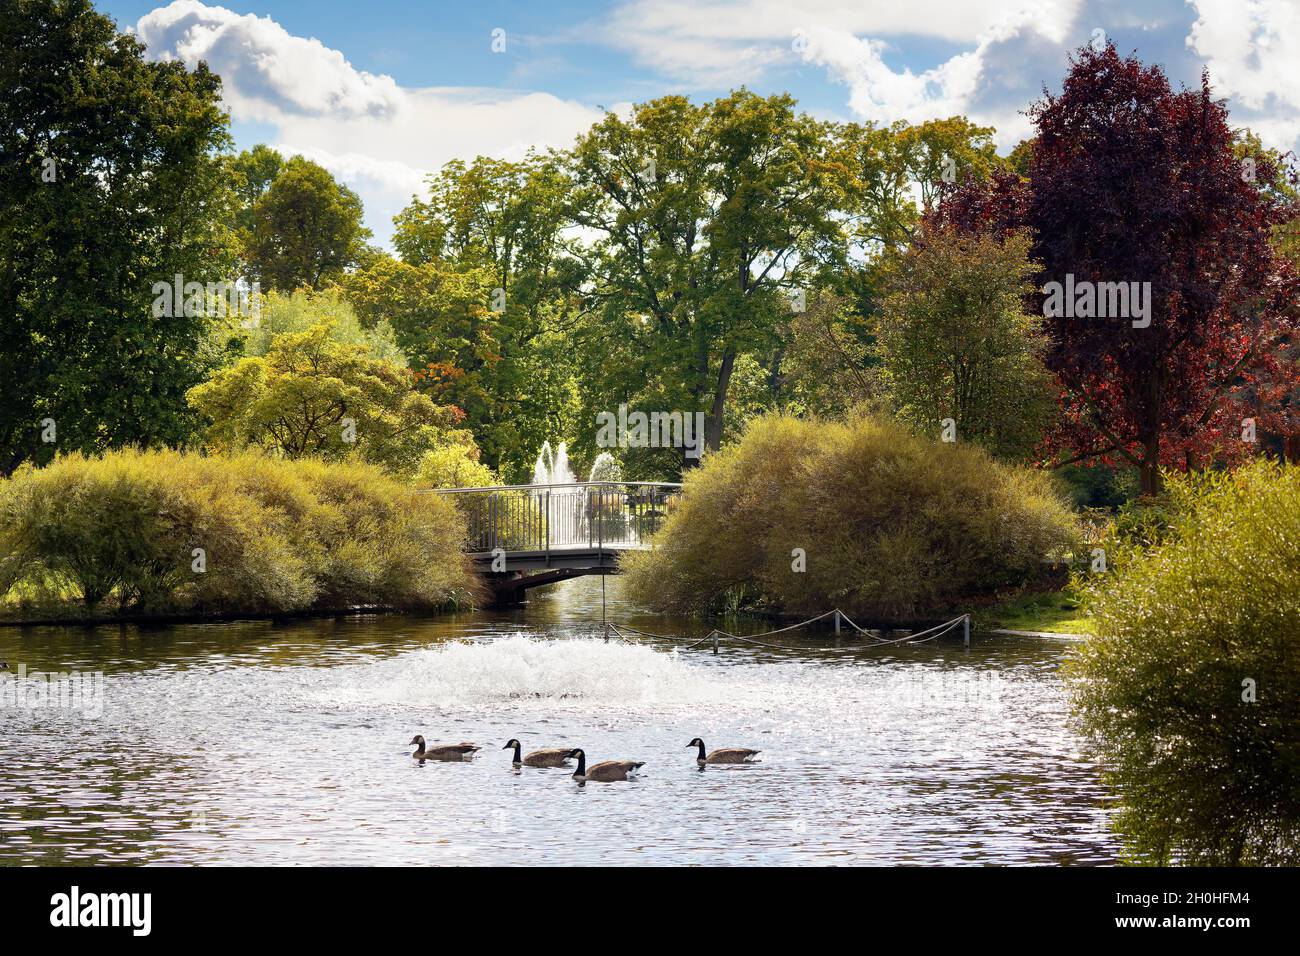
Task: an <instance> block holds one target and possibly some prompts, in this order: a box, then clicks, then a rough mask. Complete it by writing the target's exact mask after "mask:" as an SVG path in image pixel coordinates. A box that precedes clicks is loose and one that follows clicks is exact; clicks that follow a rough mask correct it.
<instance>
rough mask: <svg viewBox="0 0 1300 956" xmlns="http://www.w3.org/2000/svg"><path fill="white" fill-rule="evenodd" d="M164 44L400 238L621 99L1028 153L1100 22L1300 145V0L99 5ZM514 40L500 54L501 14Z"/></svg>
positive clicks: (239, 129) (374, 225)
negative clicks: (696, 103) (909, 131)
mask: <svg viewBox="0 0 1300 956" xmlns="http://www.w3.org/2000/svg"><path fill="white" fill-rule="evenodd" d="M97 6H98V7H99V9H101V10H102V11H104V12H106V13H108V14H109V15H110V16H112V17H114V18H115V19H116V20H117V22H118V26H119V27H120V28H122V29H126V28H131V29H133V30H135V31H136V32H137V33H138V34H140V36H141V37H142V38H143V39H145V40H146V41H147V43H148V44H149V50H150V55H151V56H155V57H158V58H179V59H182V60H185V61H187V62H191V63H192V62H196V61H197V60H198V59H205V60H207V61H208V63H209V65H211V66H212V67H213V68H214V69H215V70H216V71H217V72H219V73H221V74H222V76H223V79H224V80H225V90H226V103H227V106H228V107H229V108H230V110H231V115H232V119H233V130H234V133H235V138H236V141H237V144H238V145H239V146H240V147H247V146H251V145H253V144H254V143H257V142H267V143H270V144H272V145H275V146H277V147H278V148H280V149H282V150H284V151H286V152H290V153H301V154H303V155H305V156H308V157H309V158H311V159H314V160H316V161H317V162H320V163H321V164H322V165H324V166H326V167H327V168H329V169H330V170H331V171H332V172H333V173H334V174H335V175H336V176H338V177H339V178H340V179H342V180H344V181H346V182H347V183H348V184H349V185H351V186H352V187H353V188H354V189H356V190H357V191H358V192H359V193H360V194H361V196H362V198H363V199H364V200H365V203H366V210H367V224H368V225H369V226H370V227H371V229H372V230H373V231H374V232H375V235H376V238H377V239H378V240H379V241H381V242H384V243H386V242H387V239H388V237H389V235H390V232H391V217H392V216H393V214H394V213H396V212H397V211H398V210H399V209H400V208H401V207H402V206H403V205H405V203H406V202H407V201H408V200H409V199H410V196H411V195H412V193H414V192H416V191H418V190H420V188H421V183H422V181H423V177H424V175H425V174H426V173H427V172H428V171H430V170H432V169H436V168H437V167H438V166H440V165H441V164H442V163H444V162H446V161H447V160H449V159H452V158H456V157H465V158H470V157H473V156H474V155H477V154H480V153H484V154H490V155H499V156H506V157H513V156H517V155H520V154H522V153H523V152H524V151H525V150H527V149H528V148H529V147H541V148H545V147H548V146H564V145H567V144H568V143H569V142H571V141H572V139H573V137H574V136H575V135H576V134H577V133H578V132H580V131H581V130H582V129H585V128H586V127H587V126H589V125H590V124H591V123H592V122H593V121H594V120H595V119H596V118H598V116H599V115H600V110H601V109H602V108H606V109H614V110H621V109H626V108H627V105H628V104H630V103H632V102H639V101H643V100H647V99H651V98H653V97H655V96H661V95H663V94H665V93H670V92H672V93H684V94H687V95H690V96H692V97H693V98H697V99H700V100H704V99H708V98H711V97H713V96H716V95H718V94H720V93H725V92H726V91H727V90H729V89H732V88H734V87H736V86H740V85H742V84H743V85H747V86H749V87H750V88H751V89H754V90H757V91H759V92H762V93H768V92H779V91H789V92H790V93H792V94H794V95H795V96H796V97H797V98H798V100H799V102H800V104H801V106H802V107H803V108H804V109H806V110H808V111H809V112H812V113H814V114H816V115H818V116H822V117H826V118H837V119H856V120H870V121H873V122H878V123H883V122H891V121H893V120H897V119H904V120H909V121H913V122H919V121H922V120H925V119H929V118H933V117H941V116H950V115H954V114H957V113H961V114H965V115H968V116H970V117H972V118H973V119H976V120H978V121H980V122H983V123H986V124H988V125H992V126H994V127H996V128H997V130H998V138H999V143H1000V145H1001V146H1002V147H1003V149H1004V150H1005V149H1009V148H1010V147H1011V146H1013V145H1014V144H1015V142H1017V141H1018V140H1019V139H1020V138H1022V137H1023V136H1024V135H1025V134H1026V133H1027V132H1028V125H1027V121H1026V119H1025V117H1024V116H1023V115H1022V113H1021V111H1022V110H1023V109H1024V107H1025V106H1026V105H1027V104H1028V103H1029V102H1031V101H1032V100H1033V99H1035V98H1036V97H1037V95H1038V93H1039V91H1040V90H1041V89H1042V87H1043V86H1044V85H1046V86H1048V87H1049V88H1052V89H1056V88H1057V87H1058V86H1059V83H1060V80H1061V77H1062V76H1063V74H1064V71H1065V69H1066V65H1067V57H1068V54H1069V51H1070V50H1072V49H1075V48H1077V47H1078V46H1080V45H1081V44H1083V43H1086V42H1088V41H1089V40H1090V39H1091V38H1092V37H1093V36H1094V35H1095V34H1096V32H1097V31H1104V35H1105V36H1106V37H1108V38H1111V39H1114V40H1115V42H1116V43H1117V44H1118V45H1119V48H1120V50H1121V51H1122V52H1126V53H1127V52H1133V51H1135V52H1136V53H1137V54H1138V55H1139V56H1140V57H1141V58H1142V59H1143V60H1145V61H1147V62H1150V63H1160V64H1161V65H1163V66H1164V68H1165V70H1166V72H1167V73H1168V74H1169V75H1170V77H1171V78H1172V79H1173V80H1174V81H1175V82H1181V83H1186V84H1188V85H1195V84H1197V83H1199V78H1200V71H1201V69H1202V67H1205V66H1208V67H1209V69H1210V70H1211V79H1212V81H1213V82H1214V84H1215V88H1216V90H1217V91H1218V93H1219V94H1220V95H1222V96H1224V97H1225V98H1227V99H1228V100H1229V102H1230V104H1231V106H1232V109H1233V116H1234V118H1235V119H1236V120H1237V121H1238V122H1239V123H1241V124H1242V125H1249V126H1251V127H1252V128H1255V129H1256V130H1257V131H1258V132H1260V133H1261V134H1262V135H1263V136H1264V138H1265V141H1266V142H1268V143H1269V144H1270V145H1274V146H1278V147H1281V148H1286V149H1297V147H1300V0H804V2H793V0H618V2H613V3H604V4H598V3H582V2H574V0H561V2H554V0H545V2H537V0H533V2H499V0H480V2H474V3H466V2H463V0H454V2H453V0H439V2H415V3H411V2H403V3H381V2H371V3H357V2H351V3H345V2H333V0H317V2H313V3H288V2H279V0H255V2H251V3H228V4H224V5H217V4H213V3H202V2H199V0H177V2H174V3H170V4H160V3H156V2H154V3H149V2H137V0H98V2H97ZM494 30H502V31H504V40H505V49H504V51H501V52H494V51H493V49H492V39H493V31H494Z"/></svg>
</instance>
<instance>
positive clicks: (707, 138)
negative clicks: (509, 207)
mask: <svg viewBox="0 0 1300 956" xmlns="http://www.w3.org/2000/svg"><path fill="white" fill-rule="evenodd" d="M827 132H828V128H827V126H826V125H825V124H823V123H820V122H818V121H816V120H814V119H812V118H811V117H809V116H807V115H805V114H801V113H798V112H796V110H795V104H794V100H793V99H792V98H791V97H789V96H788V95H783V96H771V97H766V98H764V97H760V96H757V95H755V94H753V93H751V92H749V91H747V90H743V89H742V90H739V91H737V92H734V93H732V94H731V95H729V96H726V97H723V98H721V99H718V100H716V101H714V102H711V103H708V104H705V105H703V106H694V105H692V104H691V103H690V102H689V101H688V100H687V99H686V98H685V97H681V96H667V97H663V98H661V99H658V100H654V101H651V102H649V103H645V104H641V105H639V106H637V107H636V108H635V109H634V110H633V112H632V116H631V118H630V119H628V120H624V119H622V118H621V117H619V116H616V115H614V114H612V113H611V114H608V115H607V116H606V117H605V118H604V119H603V120H602V121H601V122H599V123H597V124H596V125H595V126H593V127H592V128H591V130H590V131H589V132H588V133H586V134H585V135H583V136H582V137H580V139H579V140H578V143H577V145H576V146H575V148H574V150H573V154H572V159H571V169H572V175H573V177H574V180H575V186H576V196H575V199H574V202H573V205H572V209H573V219H574V221H575V222H576V223H577V224H578V225H579V226H582V227H583V228H585V229H587V230H591V231H593V232H594V233H595V234H596V235H597V236H598V237H599V238H598V240H597V241H596V243H595V244H594V246H593V247H592V248H591V249H590V250H589V253H588V265H589V267H590V274H591V281H590V286H589V298H590V301H591V303H592V306H593V308H592V310H591V311H592V316H591V319H590V321H588V322H586V323H585V324H584V330H583V335H584V337H585V340H586V355H587V361H588V363H589V365H590V366H591V367H592V369H593V374H592V376H591V380H590V381H589V382H588V383H586V384H587V385H588V389H587V404H588V406H589V411H590V410H591V407H592V406H595V407H598V408H599V407H605V406H608V405H612V404H616V403H617V402H619V401H627V402H629V403H630V404H642V405H645V406H646V407H648V408H652V409H664V410H681V411H684V412H696V411H700V412H704V413H705V414H706V415H707V428H706V435H705V441H706V444H707V447H708V448H710V449H717V448H718V447H719V445H720V443H721V441H722V436H723V430H724V417H725V408H726V401H727V393H728V389H729V387H730V384H731V379H732V375H733V373H734V371H735V367H736V360H737V358H738V357H739V356H740V355H741V354H743V353H745V352H750V351H769V350H770V349H771V348H772V347H773V346H774V344H775V341H776V338H777V335H778V333H779V330H780V328H781V327H782V326H783V324H784V322H785V317H786V316H787V315H788V312H789V305H788V301H787V297H788V296H790V295H794V294H796V293H797V292H798V291H799V290H800V289H801V288H803V287H805V286H806V285H808V284H810V283H811V282H812V280H813V278H814V276H815V267H816V263H817V262H818V261H820V259H821V258H823V257H825V256H826V255H828V254H830V250H831V249H839V248H842V246H843V240H844V234H843V231H842V229H841V226H840V223H839V221H838V220H837V217H836V215H835V213H836V210H838V209H840V208H841V207H842V200H843V175H844V169H843V167H842V165H839V164H837V162H836V161H835V157H834V156H833V155H832V154H831V150H830V148H829V141H828V137H827Z"/></svg>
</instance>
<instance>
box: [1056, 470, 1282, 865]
mask: <svg viewBox="0 0 1300 956" xmlns="http://www.w3.org/2000/svg"><path fill="white" fill-rule="evenodd" d="M1168 492H1169V499H1170V500H1169V502H1168V505H1167V507H1166V508H1165V509H1164V511H1163V514H1162V515H1161V516H1160V518H1159V525H1158V526H1156V525H1149V526H1147V527H1148V528H1149V529H1151V533H1148V532H1141V533H1138V534H1133V533H1132V532H1133V531H1139V530H1140V529H1136V528H1134V529H1131V531H1130V534H1129V535H1128V537H1129V540H1130V541H1131V544H1130V545H1129V546H1128V548H1127V549H1125V550H1123V551H1122V552H1121V553H1120V554H1118V555H1117V556H1116V559H1115V560H1113V561H1111V570H1110V571H1108V572H1107V573H1106V574H1104V575H1095V576H1094V577H1093V578H1092V584H1091V587H1090V588H1089V589H1088V590H1087V592H1086V595H1085V597H1086V606H1087V607H1088V609H1089V610H1090V611H1091V613H1092V616H1093V620H1094V626H1095V631H1096V634H1097V637H1095V638H1094V639H1092V640H1090V641H1088V642H1087V643H1086V644H1085V645H1084V646H1083V647H1082V649H1081V650H1080V652H1079V653H1078V655H1077V656H1076V658H1075V659H1074V660H1073V661H1072V663H1071V674H1072V676H1073V677H1074V679H1075V682H1074V696H1075V702H1076V704H1077V707H1078V711H1079V714H1080V717H1081V719H1082V721H1083V724H1084V726H1085V727H1086V728H1087V730H1088V731H1089V732H1090V733H1091V734H1092V735H1093V737H1094V738H1095V740H1096V741H1097V743H1098V746H1099V747H1100V748H1101V752H1102V754H1103V757H1104V761H1105V764H1106V766H1107V768H1108V771H1109V773H1110V774H1111V775H1112V777H1113V779H1114V782H1115V784H1116V785H1117V787H1118V789H1119V790H1120V792H1121V794H1122V797H1123V809H1122V812H1121V813H1120V814H1119V816H1118V819H1117V823H1118V827H1119V829H1120V831H1121V833H1122V834H1123V835H1124V836H1125V838H1126V840H1127V842H1128V845H1129V849H1130V852H1131V854H1132V856H1133V857H1134V859H1136V860H1140V861H1144V862H1153V863H1171V862H1182V863H1192V864H1216V865H1224V864H1228V865H1238V864H1247V865H1278V864H1280V865H1292V866H1293V865H1295V864H1296V863H1297V862H1300V739H1297V737H1296V732H1295V728H1296V727H1297V726H1300V646H1297V645H1298V642H1300V548H1298V547H1297V545H1296V543H1297V541H1300V509H1297V508H1296V502H1297V501H1300V469H1297V468H1295V467H1294V466H1282V465H1278V464H1274V463H1268V462H1263V461H1257V462H1255V463H1252V464H1250V465H1247V466H1244V467H1242V468H1240V469H1238V470H1237V471H1236V472H1235V473H1231V474H1227V473H1223V474H1214V475H1208V476H1203V477H1201V478H1200V479H1198V480H1195V481H1189V480H1182V481H1176V482H1172V483H1171V484H1170V486H1169V488H1168Z"/></svg>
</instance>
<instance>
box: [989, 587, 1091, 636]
mask: <svg viewBox="0 0 1300 956" xmlns="http://www.w3.org/2000/svg"><path fill="white" fill-rule="evenodd" d="M973 616H974V621H975V626H976V627H977V628H981V629H990V628H1005V629H1006V630H1009V631H1041V632H1043V633H1047V634H1091V633H1092V618H1091V617H1089V615H1088V614H1087V612H1086V611H1085V610H1084V609H1083V608H1082V607H1081V606H1080V603H1079V601H1078V599H1077V598H1075V597H1074V596H1073V595H1072V594H1071V593H1070V592H1068V591H1064V590H1062V591H1040V592H1035V593H1028V594H1022V595H1019V596H1018V597H1015V598H1011V599H1010V600H1007V601H1003V602H1001V603H999V604H994V605H992V606H990V607H987V608H982V609H980V610H978V611H976V612H974V615H973Z"/></svg>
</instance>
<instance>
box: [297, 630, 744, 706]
mask: <svg viewBox="0 0 1300 956" xmlns="http://www.w3.org/2000/svg"><path fill="white" fill-rule="evenodd" d="M344 672H348V673H344ZM336 673H337V676H338V677H339V678H340V681H339V685H338V686H336V687H334V688H331V689H330V690H329V691H327V693H329V694H330V696H331V697H332V698H333V699H334V701H336V702H338V703H352V704H356V703H369V704H379V705H385V704H387V705H398V706H434V707H453V706H454V707H466V706H473V707H480V706H483V705H492V704H501V703H508V702H519V701H530V700H536V701H545V702H547V703H548V704H551V705H553V704H555V703H557V702H560V703H563V702H571V703H574V704H581V705H583V706H590V705H610V706H617V707H623V708H636V707H637V706H638V705H673V704H690V703H706V702H716V701H717V700H718V699H719V697H720V696H723V694H724V691H725V686H724V685H725V684H726V683H727V682H724V681H720V680H719V678H718V675H717V674H716V673H709V672H708V669H706V668H702V667H699V666H697V665H692V664H688V663H687V662H686V661H684V660H682V658H681V657H679V656H678V655H677V654H671V653H669V654H665V653H662V652H659V651H655V650H653V649H651V648H649V647H643V646H637V645H632V644H625V643H620V642H611V643H605V642H604V641H597V640H579V639H566V640H535V639H532V638H528V637H523V636H514V637H508V638H502V639H500V640H495V641H490V642H479V643H462V642H456V643H451V644H442V645H439V646H437V647H433V648H428V649H423V650H419V651H413V652H411V653H408V654H403V655H401V656H399V657H396V658H391V659H389V660H384V661H379V662H376V663H372V664H364V665H357V666H355V667H347V668H338V669H336ZM322 691H323V692H324V689H322Z"/></svg>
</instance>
